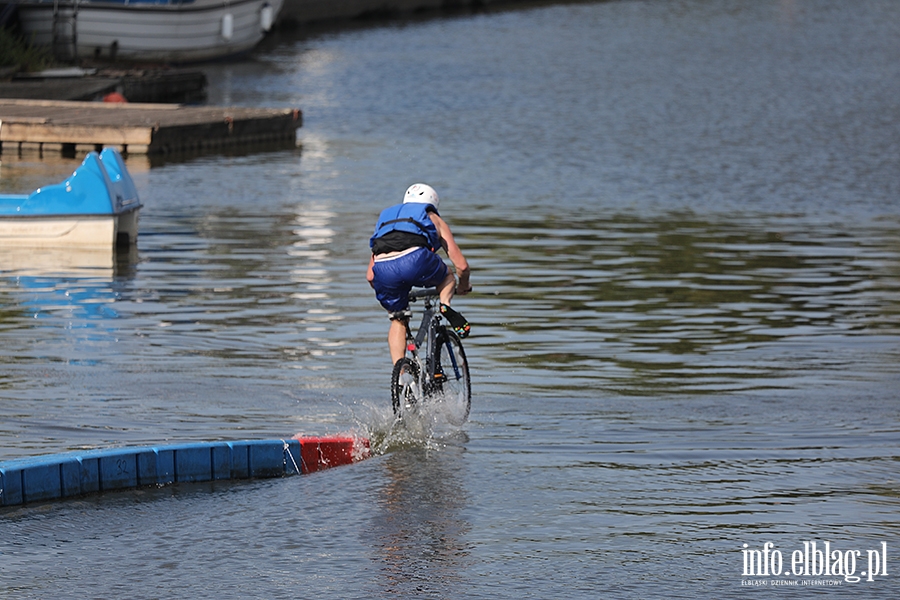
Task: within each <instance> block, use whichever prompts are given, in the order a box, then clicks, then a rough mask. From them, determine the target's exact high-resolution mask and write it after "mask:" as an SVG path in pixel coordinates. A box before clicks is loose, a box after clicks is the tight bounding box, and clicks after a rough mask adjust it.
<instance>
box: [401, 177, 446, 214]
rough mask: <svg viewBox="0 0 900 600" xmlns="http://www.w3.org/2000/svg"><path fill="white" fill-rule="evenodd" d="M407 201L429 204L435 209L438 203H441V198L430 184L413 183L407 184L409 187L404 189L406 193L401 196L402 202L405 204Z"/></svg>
mask: <svg viewBox="0 0 900 600" xmlns="http://www.w3.org/2000/svg"><path fill="white" fill-rule="evenodd" d="M407 202H420V203H422V204H430V205H432V206H433V207H434V209H435V210H437V208H438V204H440V203H441V199H440V198H438V195H437V192H436V191H434V188H433V187H431V186H430V185H427V184H424V183H414V184H412V185H411V186H409V189H407V190H406V194H404V196H403V204H406V203H407Z"/></svg>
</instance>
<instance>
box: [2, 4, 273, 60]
mask: <svg viewBox="0 0 900 600" xmlns="http://www.w3.org/2000/svg"><path fill="white" fill-rule="evenodd" d="M283 2H284V0H234V1H228V0H18V12H19V23H20V26H21V28H22V30H23V31H24V33H25V35H26V36H27V37H31V36H34V37H33V39H34V43H35V44H36V45H39V46H49V47H52V48H53V49H54V52H55V54H56V55H57V56H58V57H60V58H67V59H71V58H98V59H123V60H139V61H160V62H173V63H185V62H197V61H205V60H213V59H217V58H222V57H226V56H230V55H235V54H241V53H243V52H247V51H249V50H251V49H252V48H253V47H254V46H256V45H257V44H258V43H259V42H260V41H261V40H262V39H263V37H264V36H265V34H266V33H267V32H268V31H269V30H270V29H271V28H272V26H273V25H274V23H275V19H276V18H277V16H278V13H279V12H280V11H281V7H282V4H283Z"/></svg>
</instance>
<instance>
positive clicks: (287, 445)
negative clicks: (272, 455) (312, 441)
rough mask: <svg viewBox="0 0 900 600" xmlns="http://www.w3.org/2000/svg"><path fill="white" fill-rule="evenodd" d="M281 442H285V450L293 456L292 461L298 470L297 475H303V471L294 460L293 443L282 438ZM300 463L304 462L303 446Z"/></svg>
mask: <svg viewBox="0 0 900 600" xmlns="http://www.w3.org/2000/svg"><path fill="white" fill-rule="evenodd" d="M281 443H282V444H284V451H285V452H287V455H288V456H290V457H291V462H292V463H293V464H294V471H296V472H297V475H302V474H303V471H301V470H300V468H299V467H298V466H297V461H296V460H294V454H293V453H292V452H291V445H290V444H288V443H287V442H286V441H284V440H281ZM300 464H301V465H302V464H303V448H302V447H301V449H300ZM304 466H305V465H304Z"/></svg>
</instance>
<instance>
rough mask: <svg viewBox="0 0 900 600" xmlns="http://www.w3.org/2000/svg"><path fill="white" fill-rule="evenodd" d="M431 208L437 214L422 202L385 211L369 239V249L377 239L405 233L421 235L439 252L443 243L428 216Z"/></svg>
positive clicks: (379, 217)
mask: <svg viewBox="0 0 900 600" xmlns="http://www.w3.org/2000/svg"><path fill="white" fill-rule="evenodd" d="M429 208H430V209H431V210H433V211H434V212H435V214H437V211H436V210H435V209H434V207H432V206H431V205H430V204H424V203H421V202H410V203H408V204H395V205H394V206H389V207H388V208H386V209H384V210H383V211H381V214H380V215H379V216H378V222H377V223H376V224H375V233H374V234H373V235H372V237H371V238H369V247H370V248H371V247H372V245H373V244H374V243H375V240H376V239H378V238H380V237H381V236H383V235H385V234H387V233H390V232H392V231H405V232H407V233H415V234H417V235H421V236H422V237H424V238H425V239H426V240H428V247H429V248H430V249H431V250H432V251H433V252H437V249H438V248H440V245H441V241H440V236H438V232H437V227H435V226H434V223H433V222H432V221H431V218H429V216H428V210H426V209H429Z"/></svg>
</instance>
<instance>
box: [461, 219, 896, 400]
mask: <svg viewBox="0 0 900 600" xmlns="http://www.w3.org/2000/svg"><path fill="white" fill-rule="evenodd" d="M458 222H459V223H461V224H462V227H458V228H459V229H460V231H462V232H463V234H462V235H463V236H464V239H465V242H466V244H468V246H469V247H472V248H474V251H473V252H472V254H473V258H472V259H471V260H472V261H473V262H474V264H477V265H479V267H480V273H479V275H481V276H482V277H483V278H486V279H487V280H488V281H490V288H491V289H490V291H491V292H492V293H494V294H496V297H495V298H492V299H491V300H490V306H491V307H492V308H494V309H498V308H499V310H500V312H501V313H502V314H503V315H504V317H503V321H502V323H501V325H502V328H501V330H500V331H490V330H489V331H488V332H484V328H483V327H482V328H481V332H482V333H493V334H494V335H496V336H497V337H495V338H494V339H493V340H492V342H491V347H492V351H491V352H490V353H488V358H489V359H491V360H498V361H501V362H503V363H507V364H511V365H516V366H517V367H518V369H517V373H518V374H519V376H520V377H521V378H523V379H524V380H525V381H527V382H528V384H529V386H530V387H532V388H533V389H535V390H543V391H544V392H546V393H556V392H558V390H559V389H560V385H561V384H562V385H563V386H564V387H565V389H570V390H577V389H584V390H588V389H598V388H599V389H606V390H609V391H615V392H621V393H629V394H632V393H634V394H649V393H656V392H680V393H691V394H696V393H704V392H721V391H735V390H761V389H772V388H786V389H792V388H793V389H799V388H801V387H808V385H809V380H810V379H815V380H817V381H818V383H817V384H816V385H817V386H827V385H829V384H830V382H832V381H833V380H834V379H835V378H840V377H846V376H848V375H853V376H856V375H859V374H860V371H859V370H860V368H862V369H863V370H864V371H866V372H868V374H869V376H871V377H874V378H876V379H877V378H879V377H883V376H884V375H887V374H890V373H891V372H893V369H894V366H893V365H894V364H895V361H896V358H897V352H896V351H895V350H892V349H889V348H886V347H885V344H884V343H883V341H882V339H881V338H879V336H880V335H884V336H892V335H896V334H897V332H898V331H900V279H898V273H900V245H898V244H897V242H896V240H897V239H898V238H897V236H898V232H900V228H898V227H897V225H896V224H895V223H890V222H888V223H882V224H880V225H874V226H872V228H871V229H869V228H864V229H853V228H848V227H846V226H844V225H842V224H831V223H820V222H817V221H801V222H799V223H798V221H797V220H796V219H789V218H783V219H779V218H778V217H777V216H776V217H771V218H767V219H765V218H760V217H758V216H752V215H751V216H747V217H744V218H741V217H740V216H735V217H734V218H733V219H732V220H726V218H724V217H716V218H715V220H704V219H702V218H700V217H697V216H695V215H691V214H687V215H686V214H677V213H676V214H663V215H659V216H648V217H645V218H641V219H638V218H636V217H635V216H632V215H628V214H620V215H616V216H610V217H609V218H606V219H584V218H579V219H577V220H574V219H573V220H569V219H567V218H566V217H565V216H559V215H557V216H555V218H553V220H552V227H548V225H547V222H545V221H535V220H532V219H520V218H515V217H512V218H511V217H502V216H494V218H493V219H492V220H491V226H490V227H486V226H484V224H483V223H482V222H481V220H480V219H479V220H469V219H462V220H458ZM485 270H487V273H484V272H485ZM801 349H802V351H799V350H801ZM860 353H862V354H860ZM850 354H853V356H854V358H853V360H852V361H850V360H849V356H850ZM861 360H862V361H863V364H860V361H861ZM848 371H851V372H848ZM551 373H552V376H551V378H549V379H548V378H547V377H548V375H550V374H551ZM519 381H520V382H521V381H522V380H521V379H520V380H519Z"/></svg>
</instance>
